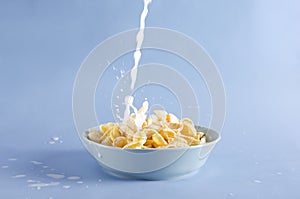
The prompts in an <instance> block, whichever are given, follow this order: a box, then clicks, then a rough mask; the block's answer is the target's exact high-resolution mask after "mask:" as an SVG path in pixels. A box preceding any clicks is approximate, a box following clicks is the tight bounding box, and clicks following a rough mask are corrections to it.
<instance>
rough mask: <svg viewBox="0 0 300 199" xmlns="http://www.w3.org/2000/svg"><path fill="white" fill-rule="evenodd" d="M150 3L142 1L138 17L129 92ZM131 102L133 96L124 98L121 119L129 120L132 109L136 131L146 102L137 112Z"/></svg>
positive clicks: (134, 79)
mask: <svg viewBox="0 0 300 199" xmlns="http://www.w3.org/2000/svg"><path fill="white" fill-rule="evenodd" d="M150 3H151V0H144V9H143V11H142V14H141V17H140V28H139V31H138V33H137V35H136V49H135V52H134V55H133V58H134V66H133V67H132V69H131V73H130V74H131V85H130V88H131V90H133V89H134V86H135V82H136V77H137V72H138V65H139V62H140V59H141V55H142V53H141V47H142V44H143V40H144V29H145V21H146V17H147V14H148V5H149V4H150ZM133 101H134V97H133V96H126V97H125V99H124V103H125V106H126V107H125V111H124V117H123V123H126V122H127V120H128V119H129V118H130V108H132V109H133V111H134V113H135V124H136V126H137V128H138V129H140V128H141V127H142V124H143V122H144V120H145V119H146V112H147V110H148V101H147V100H146V101H144V103H143V105H142V107H141V108H140V109H139V110H137V108H135V107H134V106H133Z"/></svg>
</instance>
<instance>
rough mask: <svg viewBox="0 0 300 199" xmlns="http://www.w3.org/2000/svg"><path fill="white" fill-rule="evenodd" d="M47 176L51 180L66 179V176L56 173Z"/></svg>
mask: <svg viewBox="0 0 300 199" xmlns="http://www.w3.org/2000/svg"><path fill="white" fill-rule="evenodd" d="M46 176H48V177H50V178H54V179H62V178H64V177H65V176H64V175H61V174H55V173H48V174H46Z"/></svg>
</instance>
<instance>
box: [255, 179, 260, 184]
mask: <svg viewBox="0 0 300 199" xmlns="http://www.w3.org/2000/svg"><path fill="white" fill-rule="evenodd" d="M253 182H255V183H257V184H261V183H262V181H261V180H257V179H255V180H253Z"/></svg>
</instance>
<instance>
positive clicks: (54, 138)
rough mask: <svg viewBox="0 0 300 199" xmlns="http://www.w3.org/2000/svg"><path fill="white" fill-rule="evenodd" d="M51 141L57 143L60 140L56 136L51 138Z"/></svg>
mask: <svg viewBox="0 0 300 199" xmlns="http://www.w3.org/2000/svg"><path fill="white" fill-rule="evenodd" d="M51 139H52V140H53V141H58V140H59V139H60V138H59V137H58V136H54V137H52V138H51Z"/></svg>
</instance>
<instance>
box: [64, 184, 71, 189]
mask: <svg viewBox="0 0 300 199" xmlns="http://www.w3.org/2000/svg"><path fill="white" fill-rule="evenodd" d="M70 187H71V186H70V185H64V186H63V188H64V189H69V188H70Z"/></svg>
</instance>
